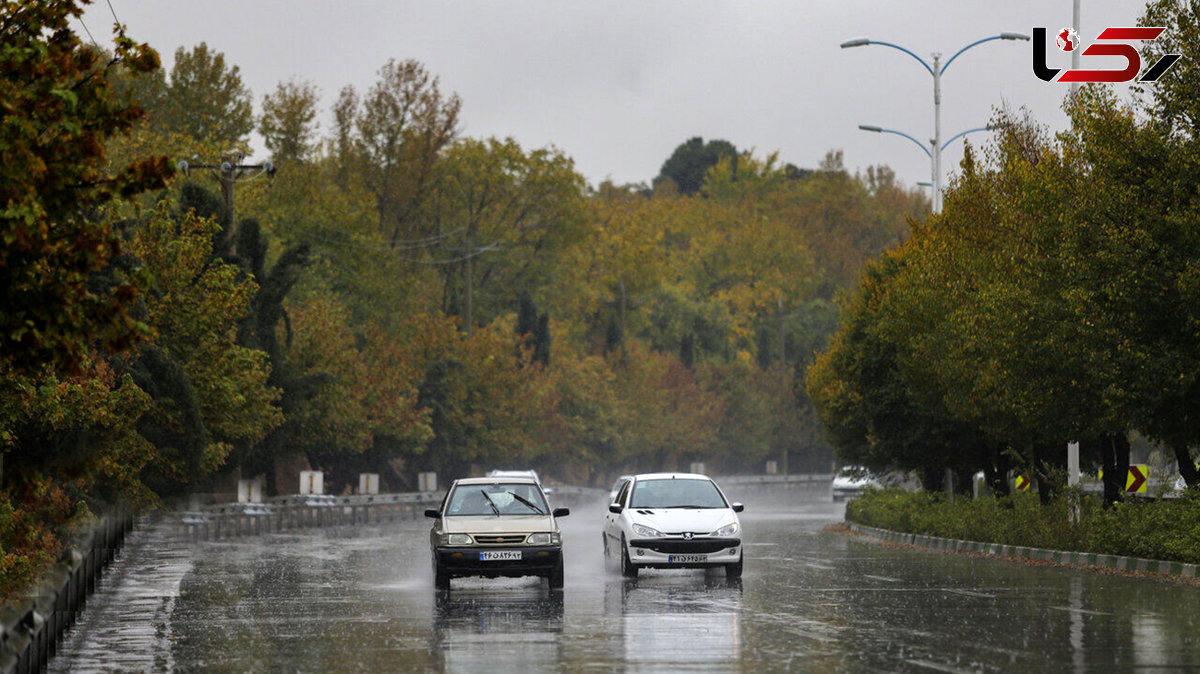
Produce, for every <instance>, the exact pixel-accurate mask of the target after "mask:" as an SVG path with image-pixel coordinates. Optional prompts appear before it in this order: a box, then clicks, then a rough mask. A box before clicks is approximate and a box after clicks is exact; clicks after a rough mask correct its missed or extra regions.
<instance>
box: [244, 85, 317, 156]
mask: <svg viewBox="0 0 1200 674" xmlns="http://www.w3.org/2000/svg"><path fill="white" fill-rule="evenodd" d="M316 105H317V89H316V87H315V86H313V85H311V84H306V83H301V82H295V81H292V82H280V83H279V86H278V87H276V89H275V92H274V93H272V94H267V95H266V96H264V97H263V105H262V107H263V113H262V117H261V119H260V120H259V127H258V128H259V132H260V133H262V136H263V143H264V144H265V145H266V146H267V151H268V152H270V153H271V159H272V161H274V162H275V164H276V165H279V166H286V165H287V164H289V163H292V162H298V161H303V160H305V159H308V158H309V156H310V155H311V154H312V152H313V151H314V150H315V146H316V137H315V136H316V127H317V123H316V118H317V109H316Z"/></svg>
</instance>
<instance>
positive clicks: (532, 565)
mask: <svg viewBox="0 0 1200 674" xmlns="http://www.w3.org/2000/svg"><path fill="white" fill-rule="evenodd" d="M498 550H509V551H519V552H520V553H521V558H520V559H502V560H487V561H485V560H482V559H480V553H483V552H495V551H498ZM433 554H434V556H435V558H436V559H437V562H438V564H439V565H441V567H442V568H443V569H445V570H446V571H447V572H448V573H449V574H450V575H451V576H483V577H485V578H499V577H505V578H515V577H519V576H545V575H549V573H550V572H551V571H553V570H554V568H555V567H556V566H558V565H559V564H561V563H562V546H558V545H553V546H552V545H545V546H536V547H524V546H521V547H481V546H468V545H462V546H457V545H456V546H438V547H436V548H434V551H433Z"/></svg>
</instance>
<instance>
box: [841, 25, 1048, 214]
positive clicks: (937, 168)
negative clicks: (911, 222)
mask: <svg viewBox="0 0 1200 674" xmlns="http://www.w3.org/2000/svg"><path fill="white" fill-rule="evenodd" d="M992 40H1025V41H1028V40H1029V36H1028V35H1024V34H1021V33H1000V34H999V35H993V36H991V37H985V38H983V39H980V40H976V41H974V42H972V43H971V44H969V45H967V46H965V47H963V48H962V49H959V50H958V51H956V52H954V55H953V56H951V57H950V58H949V59H947V60H946V62H945V63H941V59H942V55H941V54H940V53H934V54H933V55H932V58H933V63H932V64H930V63H929V62H928V61H926V60H925V59H923V58H921V57H920V56H917V55H916V54H915V53H913V52H912V51H910V50H908V49H905V48H904V47H901V46H900V45H898V44H892V43H891V42H881V41H879V40H872V39H870V38H865V37H859V38H854V39H852V40H846V41H845V42H843V43H842V49H848V48H850V47H866V46H869V45H876V44H877V45H882V46H884V47H891V48H892V49H899V50H900V51H902V52H904V53H905V54H908V55H909V56H911V57H913V58H914V59H916V60H917V62H918V63H920V64H921V66H922V67H924V68H925V70H927V71H929V74H930V75H931V76H932V77H933V140H932V141H930V147H931V148H932V151H931V152H930V151H929V150H926V152H928V153H929V158H930V160H931V162H932V164H933V166H932V171H931V172H932V174H933V204H932V205H933V212H934V213H940V212H941V210H942V189H941V184H942V149H943V148H944V147H945V146H944V145H943V144H942V74H943V73H945V72H946V68H949V67H950V64H951V63H954V59H956V58H958V57H959V56H960V55H961V54H962V53H963V52H965V51H967V50H968V49H970V48H971V47H975V46H977V45H981V44H983V43H984V42H990V41H992ZM860 128H861V127H860ZM867 130H868V131H873V130H874V129H867ZM891 133H899V132H891ZM963 133H970V132H969V131H965V132H963ZM900 135H903V136H907V134H900ZM961 135H963V134H959V135H958V136H955V137H954V138H958V137H959V136H961ZM908 137H909V138H910V139H912V137H911V136H908ZM914 140H915V139H914ZM951 140H954V139H953V138H952V139H951ZM917 144H918V145H920V146H921V149H922V150H925V146H924V145H923V144H921V143H920V142H919V141H918V142H917Z"/></svg>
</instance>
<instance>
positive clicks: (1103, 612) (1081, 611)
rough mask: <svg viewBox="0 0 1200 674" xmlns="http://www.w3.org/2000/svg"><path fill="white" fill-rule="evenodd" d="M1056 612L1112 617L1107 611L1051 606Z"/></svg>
mask: <svg viewBox="0 0 1200 674" xmlns="http://www.w3.org/2000/svg"><path fill="white" fill-rule="evenodd" d="M1050 608H1052V609H1054V610H1055V611H1066V612H1067V613H1079V614H1082V615H1112V614H1111V613H1108V612H1105V611H1089V610H1087V609H1083V608H1075V607H1074V606H1051V607H1050Z"/></svg>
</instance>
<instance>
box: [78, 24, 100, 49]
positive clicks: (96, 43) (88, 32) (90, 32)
mask: <svg viewBox="0 0 1200 674" xmlns="http://www.w3.org/2000/svg"><path fill="white" fill-rule="evenodd" d="M76 18H78V19H79V25H81V26H83V32H85V33H87V36H88V38H89V39H90V40H91V41H92V45H93V46H94V47H95V48H96V50H97V51H104V50H103V49H100V43H98V42H96V38H94V37H92V31H90V30H88V27H87V24H86V23H84V22H83V17H82V16H80V17H76Z"/></svg>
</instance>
